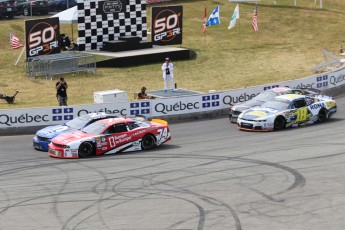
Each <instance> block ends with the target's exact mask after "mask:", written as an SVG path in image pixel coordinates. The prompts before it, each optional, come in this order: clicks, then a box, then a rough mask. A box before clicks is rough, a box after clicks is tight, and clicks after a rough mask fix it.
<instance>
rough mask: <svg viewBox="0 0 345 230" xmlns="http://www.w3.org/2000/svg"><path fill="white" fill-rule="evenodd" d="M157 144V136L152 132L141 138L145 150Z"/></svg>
mask: <svg viewBox="0 0 345 230" xmlns="http://www.w3.org/2000/svg"><path fill="white" fill-rule="evenodd" d="M156 146H157V140H156V137H155V136H154V135H152V134H146V135H145V136H144V137H143V139H142V140H141V148H142V149H143V150H150V149H153V148H155V147H156Z"/></svg>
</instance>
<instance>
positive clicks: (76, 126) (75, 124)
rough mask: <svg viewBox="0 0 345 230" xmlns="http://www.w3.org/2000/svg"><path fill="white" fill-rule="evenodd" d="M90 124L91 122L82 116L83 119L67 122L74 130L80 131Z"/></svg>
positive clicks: (78, 118)
mask: <svg viewBox="0 0 345 230" xmlns="http://www.w3.org/2000/svg"><path fill="white" fill-rule="evenodd" d="M88 122H89V119H87V118H86V117H83V116H81V117H77V118H74V119H73V120H71V121H69V122H67V123H66V125H67V126H68V127H71V128H73V129H80V128H82V127H84V126H85V125H86V124H87V123H88Z"/></svg>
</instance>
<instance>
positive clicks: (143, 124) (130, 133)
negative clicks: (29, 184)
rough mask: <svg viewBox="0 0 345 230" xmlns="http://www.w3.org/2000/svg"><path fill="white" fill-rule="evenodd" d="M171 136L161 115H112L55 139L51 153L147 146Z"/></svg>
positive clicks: (84, 153) (102, 151)
mask: <svg viewBox="0 0 345 230" xmlns="http://www.w3.org/2000/svg"><path fill="white" fill-rule="evenodd" d="M170 139H171V135H170V130H169V126H168V123H167V122H166V121H164V120H160V119H152V121H149V120H147V119H143V118H140V117H136V118H124V117H118V118H109V119H104V120H99V121H97V122H94V123H92V124H91V125H89V126H87V127H85V128H83V129H81V130H78V131H75V132H71V133H65V134H61V135H59V136H57V137H55V138H53V139H52V142H51V143H50V144H49V149H48V154H49V155H50V156H51V157H56V158H78V157H89V156H95V155H103V154H114V153H119V152H130V151H138V150H148V149H152V148H154V147H157V146H159V145H161V144H163V143H165V142H167V141H169V140H170Z"/></svg>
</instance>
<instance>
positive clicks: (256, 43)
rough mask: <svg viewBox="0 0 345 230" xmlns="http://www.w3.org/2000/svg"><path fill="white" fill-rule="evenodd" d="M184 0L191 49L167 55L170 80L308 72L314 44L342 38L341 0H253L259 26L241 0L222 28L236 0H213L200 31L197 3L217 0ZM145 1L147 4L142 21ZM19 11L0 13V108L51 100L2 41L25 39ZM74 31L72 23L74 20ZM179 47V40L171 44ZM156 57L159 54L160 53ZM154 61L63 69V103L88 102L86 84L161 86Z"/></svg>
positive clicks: (183, 82)
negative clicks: (10, 98)
mask: <svg viewBox="0 0 345 230" xmlns="http://www.w3.org/2000/svg"><path fill="white" fill-rule="evenodd" d="M170 4H175V5H183V14H184V15H183V44H182V45H181V47H183V48H188V49H192V50H194V51H195V52H196V54H197V57H196V59H193V60H188V61H174V60H173V63H174V65H175V82H176V83H177V85H178V87H179V88H185V89H190V90H196V91H201V92H208V90H229V89H236V88H242V87H248V86H253V85H259V84H266V83H274V82H279V81H284V80H290V79H296V78H301V77H305V76H310V75H312V74H313V73H312V72H311V68H312V67H313V66H314V65H316V64H319V63H321V62H323V56H322V53H321V51H322V50H323V49H325V50H328V51H330V52H332V53H334V54H336V55H338V54H339V49H340V45H341V44H343V45H345V33H344V28H345V20H344V19H345V14H344V13H343V9H344V8H345V1H344V0H324V1H323V9H320V8H319V0H318V1H317V4H316V5H315V0H304V1H297V7H294V5H293V4H294V1H293V0H281V1H280V0H278V1H277V5H276V6H274V5H273V1H271V0H267V1H261V2H259V4H258V12H259V32H258V33H254V32H253V31H252V28H251V21H252V13H253V10H254V8H255V4H250V3H246V4H244V3H241V4H239V6H240V19H239V21H238V22H237V24H236V27H235V28H233V29H232V30H228V29H227V27H228V25H229V21H230V17H231V15H232V13H233V10H234V8H235V6H236V4H235V3H230V2H229V1H227V0H224V1H222V2H221V3H220V15H221V25H220V26H212V27H208V28H207V32H206V33H205V34H203V33H201V27H202V22H203V11H204V5H205V4H206V6H207V15H209V14H210V13H211V12H212V10H213V9H214V8H215V6H216V4H217V3H216V1H177V2H173V3H170ZM151 6H153V5H148V7H147V13H148V27H150V12H151ZM24 24H25V21H24V20H23V19H13V20H1V21H0V69H1V72H0V93H3V94H6V95H12V94H13V93H14V92H15V90H16V89H18V90H19V91H20V93H19V94H18V95H17V96H16V101H15V104H11V105H9V104H7V103H6V102H5V101H4V100H0V109H12V108H31V107H44V106H56V105H57V101H56V98H55V82H56V80H57V79H58V77H59V76H56V77H54V79H53V81H50V80H45V79H31V78H27V77H26V75H25V63H24V57H22V59H21V60H20V62H19V64H18V65H17V66H15V63H16V61H17V58H18V56H19V54H20V51H21V50H19V49H18V50H13V49H11V48H10V46H9V34H10V32H13V33H14V34H15V35H17V36H18V37H19V38H20V39H21V41H24V40H23V39H24ZM74 28H75V29H74V37H77V33H76V31H77V28H76V27H74ZM61 33H65V34H69V35H71V26H70V25H61ZM177 47H180V46H177ZM162 61H163V60H162ZM161 64H162V63H155V64H149V65H142V66H133V67H129V68H98V69H97V75H93V74H75V75H72V74H70V75H65V79H66V81H67V82H68V83H69V89H68V96H69V105H77V104H91V103H93V92H94V91H104V90H111V89H120V90H124V91H127V92H128V95H129V97H130V99H133V94H134V93H135V92H138V91H139V90H140V88H141V86H142V85H145V86H146V87H147V88H148V91H149V90H156V89H162V87H163V79H162V74H161V70H160V68H161Z"/></svg>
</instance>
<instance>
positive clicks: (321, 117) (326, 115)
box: [318, 109, 328, 122]
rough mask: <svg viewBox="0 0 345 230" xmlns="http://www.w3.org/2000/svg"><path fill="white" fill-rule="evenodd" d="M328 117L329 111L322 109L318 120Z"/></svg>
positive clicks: (321, 120)
mask: <svg viewBox="0 0 345 230" xmlns="http://www.w3.org/2000/svg"><path fill="white" fill-rule="evenodd" d="M327 118H328V112H327V110H326V109H321V110H320V111H319V115H318V120H319V122H324V121H325V120H327Z"/></svg>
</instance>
